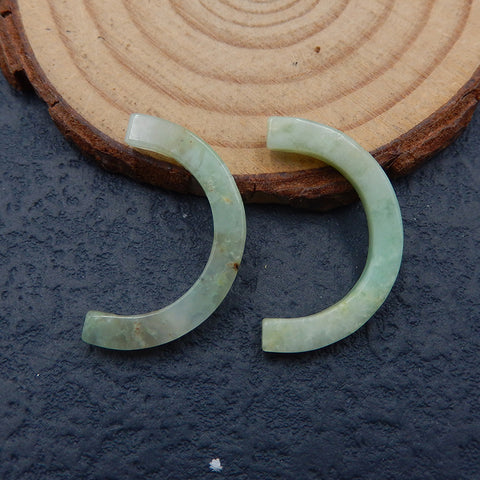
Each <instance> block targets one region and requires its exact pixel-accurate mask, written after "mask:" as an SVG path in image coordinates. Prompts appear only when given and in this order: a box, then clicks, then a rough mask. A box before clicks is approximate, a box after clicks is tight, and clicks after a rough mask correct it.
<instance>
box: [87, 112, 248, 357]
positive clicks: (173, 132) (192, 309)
mask: <svg viewBox="0 0 480 480" xmlns="http://www.w3.org/2000/svg"><path fill="white" fill-rule="evenodd" d="M125 140H126V142H127V143H128V144H129V145H131V146H132V147H135V148H139V149H142V150H150V151H153V152H157V153H160V154H162V155H165V156H168V157H171V158H174V159H175V160H176V161H178V162H179V163H180V164H182V165H183V166H184V167H185V168H186V169H187V170H189V171H190V173H192V175H193V176H194V177H195V178H196V179H197V180H198V182H199V184H200V185H201V186H202V188H203V190H204V191H205V194H206V196H207V198H208V201H209V202H210V207H211V209H212V215H213V229H214V238H213V244H212V250H211V252H210V257H209V259H208V261H207V264H206V266H205V269H204V270H203V272H202V274H201V275H200V277H199V278H198V280H197V281H196V282H195V283H194V285H193V286H192V287H191V288H190V289H189V290H188V291H187V292H186V293H185V294H184V295H183V296H182V297H180V298H179V299H178V300H176V301H175V302H173V303H172V304H170V305H168V306H166V307H164V308H162V309H161V310H157V311H154V312H151V313H146V314H143V315H131V316H126V315H115V314H112V313H103V312H97V311H90V312H88V313H87V315H86V318H85V323H84V326H83V332H82V339H83V340H84V341H85V342H87V343H90V344H93V345H97V346H100V347H105V348H111V349H116V350H137V349H141V348H148V347H155V346H157V345H161V344H164V343H167V342H170V341H172V340H175V339H176V338H179V337H181V336H182V335H185V334H186V333H187V332H189V331H191V330H193V329H194V328H195V327H197V326H198V325H200V324H201V323H202V322H203V321H204V320H205V319H207V318H208V317H209V316H210V315H211V314H212V313H213V312H214V310H215V309H216V308H217V307H218V305H219V304H220V303H221V302H222V300H223V299H224V298H225V296H226V295H227V293H228V291H229V290H230V287H231V286H232V283H233V281H234V279H235V277H236V275H237V270H238V266H239V265H240V262H241V259H242V255H243V249H244V245H245V235H246V221H245V210H244V207H243V202H242V198H241V196H240V193H239V191H238V188H237V185H236V183H235V180H234V179H233V177H232V175H231V174H230V171H229V170H228V168H227V166H226V165H225V164H224V163H223V161H222V160H221V159H220V157H219V156H218V155H217V154H216V153H215V152H214V151H213V150H212V148H211V147H210V146H209V145H208V144H207V143H205V142H204V141H203V140H201V139H200V138H199V137H197V136H196V135H194V134H193V133H192V132H190V131H189V130H187V129H185V128H183V127H182V126H180V125H176V124H174V123H171V122H169V121H167V120H163V119H160V118H157V117H151V116H148V115H141V114H133V115H132V116H131V117H130V121H129V124H128V129H127V134H126V138H125Z"/></svg>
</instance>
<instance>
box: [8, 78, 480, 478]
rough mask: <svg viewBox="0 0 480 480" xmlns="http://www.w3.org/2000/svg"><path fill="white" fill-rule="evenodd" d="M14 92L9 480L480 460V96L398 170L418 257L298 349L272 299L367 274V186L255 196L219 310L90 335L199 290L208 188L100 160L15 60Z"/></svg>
mask: <svg viewBox="0 0 480 480" xmlns="http://www.w3.org/2000/svg"><path fill="white" fill-rule="evenodd" d="M0 99H1V100H0V101H1V104H0V131H1V139H0V159H1V177H0V178H1V183H0V189H1V202H0V212H1V213H0V238H1V244H0V282H1V286H0V295H1V304H0V305H1V309H0V312H1V313H0V329H1V330H0V388H1V393H0V422H1V423H0V478H1V479H2V480H10V479H25V480H30V479H35V480H38V479H47V478H48V479H70V478H72V479H73V478H75V479H99V480H100V479H102V480H103V479H172V480H174V479H204V478H212V479H213V478H216V477H218V478H220V477H225V478H235V479H287V480H288V479H320V478H321V479H327V478H328V479H332V480H335V479H357V480H359V479H382V480H388V479H408V480H413V479H432V480H441V479H452V480H453V479H455V480H461V479H478V478H480V405H479V401H478V396H479V380H478V379H479V373H480V362H479V357H480V355H479V344H480V341H479V340H480V337H479V333H480V323H479V316H480V315H479V305H480V300H479V280H480V262H479V259H480V248H479V247H480V197H479V191H480V187H479V181H480V158H479V153H480V134H479V133H478V132H479V128H480V115H478V114H477V115H476V116H475V117H474V120H473V122H472V124H471V125H470V127H469V128H468V130H467V131H466V132H465V133H464V134H463V135H462V137H461V138H460V139H459V140H458V141H456V143H455V144H454V145H452V146H451V147H449V148H448V149H447V150H446V151H444V152H443V153H442V154H440V155H438V156H437V157H436V158H435V159H434V160H432V161H431V162H430V163H428V164H427V165H425V166H424V167H423V168H422V169H421V170H419V171H417V172H416V173H415V174H413V175H411V176H410V177H408V178H405V179H402V180H398V181H395V182H394V187H395V189H396V191H397V194H398V198H399V202H400V205H401V208H402V211H403V216H404V225H405V239H406V243H405V255H404V262H403V265H402V269H401V271H400V275H399V278H398V281H397V283H396V284H395V286H394V288H393V291H392V293H391V295H390V296H389V298H388V299H387V302H386V303H385V304H384V306H383V307H382V308H381V309H380V310H379V312H378V313H377V314H376V315H375V316H374V317H373V318H372V319H371V320H370V321H369V322H368V323H367V325H366V326H365V327H363V328H361V329H360V330H359V331H358V332H357V333H355V334H354V335H352V336H350V337H349V338H347V339H346V340H344V341H342V342H339V343H338V344H336V345H333V346H331V347H327V348H325V349H323V350H320V351H316V352H311V353H306V354H301V355H270V354H265V353H263V352H262V350H261V346H260V336H261V328H260V327H261V324H260V322H261V318H262V317H264V316H274V315H281V316H298V315H302V314H308V313H313V312H315V311H319V310H321V309H323V308H324V307H326V306H328V305H330V304H331V303H333V302H334V301H335V300H337V299H339V298H340V297H341V296H343V295H344V294H345V293H346V292H347V291H348V289H349V288H350V287H351V286H352V285H353V283H354V281H355V279H356V278H357V277H358V275H359V274H360V272H361V270H362V268H363V265H364V261H365V255H366V249H367V231H366V223H365V217H364V214H363V210H362V207H361V205H360V204H355V205H352V206H350V207H347V208H343V209H339V210H336V211H333V212H331V213H327V214H317V213H309V212H304V211H298V210H293V209H290V208H286V207H281V206H255V205H250V206H247V222H248V237H247V244H246V253H245V256H244V261H243V264H242V266H241V269H240V272H239V276H238V278H237V281H236V282H235V284H234V287H233V290H232V291H231V292H230V294H229V296H228V297H227V299H226V300H225V302H224V303H223V304H222V305H221V306H220V308H219V309H218V310H217V312H216V313H215V314H214V315H213V316H212V317H211V318H210V319H209V320H207V321H206V322H205V323H204V324H202V325H201V326H200V327H199V328H197V329H196V330H194V331H193V332H191V333H190V334H188V335H187V336H185V337H183V338H181V339H180V340H177V341H175V342H173V343H171V344H168V345H166V346H163V347H159V348H155V349H151V350H148V351H143V352H137V353H119V352H111V351H105V350H101V349H98V348H93V347H90V346H88V345H86V344H84V343H83V342H82V341H81V339H80V333H81V328H82V323H83V317H84V314H85V312H86V311H87V310H88V309H91V308H95V309H97V308H101V309H107V310H111V311H116V312H117V313H140V312H144V311H147V310H151V309H157V308H160V307H161V306H164V305H166V304H167V303H169V302H171V301H173V300H174V299H176V298H177V297H178V296H179V295H180V294H181V293H182V292H184V291H185V290H186V289H187V288H189V287H190V285H191V284H192V283H193V281H194V280H195V279H196V278H197V276H198V275H199V274H200V272H201V270H202V269H203V266H204V263H205V261H206V259H207V256H208V253H209V250H210V245H211V237H212V224H211V218H210V210H209V206H208V203H207V202H206V200H204V199H198V198H195V197H192V196H181V195H177V194H173V193H169V192H165V191H161V190H158V189H155V188H152V187H149V186H145V185H140V184H138V183H134V182H132V181H131V180H129V179H126V178H123V177H118V176H115V175H112V174H109V173H106V172H105V171H103V170H101V169H100V168H99V167H98V166H97V165H96V164H94V163H93V162H92V161H91V160H89V159H86V158H84V157H83V156H82V155H81V154H80V153H79V152H78V151H77V150H76V149H75V148H74V147H72V146H71V145H69V144H68V143H67V142H66V141H65V140H64V139H63V137H62V136H61V135H60V133H59V132H58V131H57V129H56V127H55V126H54V125H53V123H52V121H51V120H50V118H49V116H48V113H47V111H46V108H45V107H44V105H43V104H42V102H41V101H40V100H38V99H37V98H36V97H35V96H33V95H23V94H19V93H17V92H15V91H13V90H12V89H11V88H10V87H9V86H8V85H7V84H6V82H5V81H4V80H3V78H2V79H0ZM479 113H480V112H479ZM214 457H219V458H220V459H221V462H222V464H223V465H224V470H223V472H221V473H213V472H210V471H209V469H208V464H209V462H210V460H211V459H212V458H214Z"/></svg>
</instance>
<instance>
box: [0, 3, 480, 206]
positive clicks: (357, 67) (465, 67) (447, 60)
mask: <svg viewBox="0 0 480 480" xmlns="http://www.w3.org/2000/svg"><path fill="white" fill-rule="evenodd" d="M0 15H1V16H0V66H1V67H2V70H3V71H4V73H5V75H6V77H7V78H8V79H9V81H10V82H11V83H12V84H14V85H16V86H20V87H22V86H25V85H29V84H32V85H33V87H34V88H35V90H36V91H37V92H38V94H39V95H40V96H41V97H42V98H43V99H44V100H45V101H46V102H47V104H48V105H49V108H50V113H51V115H52V117H53V119H54V120H55V122H56V123H57V125H58V126H59V128H60V129H61V130H62V132H63V133H64V134H65V135H66V136H67V137H68V138H70V139H72V140H73V141H74V142H76V143H77V144H78V145H79V146H80V148H82V149H83V150H85V151H86V152H88V153H90V154H93V155H94V156H95V158H97V159H98V160H99V161H100V162H101V164H102V165H103V166H104V167H106V168H108V169H110V170H114V171H117V172H121V173H124V174H127V175H129V176H131V177H134V178H136V179H139V180H142V181H146V182H149V183H152V184H155V185H160V186H163V187H166V188H170V189H174V190H177V191H183V192H194V193H198V192H199V187H198V185H197V184H196V182H195V181H194V180H193V179H192V178H191V176H190V175H189V174H188V173H186V172H185V171H184V170H183V169H182V168H181V167H179V166H178V165H176V164H175V163H174V162H173V161H171V160H169V159H165V158H153V157H149V156H145V155H143V154H141V153H139V152H135V151H133V150H131V149H130V148H129V147H128V146H127V145H126V144H125V143H124V141H123V138H124V134H125V128H126V125H127V121H128V117H129V115H130V113H133V112H139V113H147V114H151V115H156V116H159V117H163V118H166V119H168V120H170V121H173V122H176V123H179V124H181V125H183V126H185V127H187V128H189V129H190V130H192V131H193V132H195V133H196V134H198V135H199V136H201V137H202V138H204V139H205V140H206V141H207V142H209V143H210V144H211V145H212V146H213V147H214V148H215V150H216V151H217V152H218V153H219V154H220V156H221V157H222V158H223V160H224V161H225V162H226V163H227V165H228V166H229V168H230V170H231V171H232V173H233V175H234V176H235V178H236V180H237V183H238V185H239V188H240V191H241V192H242V194H243V196H244V198H245V200H247V201H276V202H283V203H291V204H293V205H299V206H306V207H312V208H321V209H322V208H323V209H324V208H329V207H332V206H335V205H338V204H341V203H346V202H348V201H350V200H351V199H352V198H354V194H353V193H352V190H351V188H350V186H349V185H348V184H347V183H346V181H345V180H344V179H343V178H342V177H341V176H340V175H339V174H338V173H336V172H335V171H333V170H332V169H331V168H329V167H326V166H325V165H323V164H319V163H318V162H317V161H313V160H312V159H309V158H302V157H299V156H293V155H283V154H277V153H275V154H274V153H271V152H269V151H268V150H267V149H266V148H265V136H266V123H267V122H266V119H267V117H269V116H271V115H287V116H294V117H302V118H307V119H311V120H315V121H318V122H321V123H325V124H328V125H331V126H334V127H336V128H338V129H340V130H343V131H344V132H345V133H347V134H348V135H350V136H352V137H353V138H355V139H356V140H357V141H358V142H359V143H360V144H361V145H363V146H364V147H365V148H366V149H368V150H370V151H371V152H372V153H373V154H374V156H375V157H376V159H377V160H378V162H379V163H380V164H381V165H382V166H383V167H384V168H385V170H386V171H387V172H388V173H389V174H390V175H391V176H398V175H403V174H406V173H409V172H410V171H411V170H412V169H413V168H415V167H416V166H418V165H419V164H421V163H422V162H423V161H425V159H427V158H428V157H430V156H431V155H433V154H434V153H435V152H437V151H438V150H440V149H441V148H443V147H445V146H446V145H447V144H448V143H449V142H450V141H452V140H453V139H454V138H455V137H456V136H457V135H458V134H459V132H460V131H461V130H462V129H463V128H464V127H465V126H466V124H467V123H468V121H469V120H470V118H471V115H472V113H473V110H474V108H475V106H476V104H477V103H478V101H479V97H480V69H479V65H480V1H478V0H416V1H414V2H405V1H400V0H396V1H395V0H376V1H373V2H372V1H371V0H331V1H328V2H327V1H320V0H148V1H146V0H78V1H67V0H0Z"/></svg>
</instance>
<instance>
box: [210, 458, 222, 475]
mask: <svg viewBox="0 0 480 480" xmlns="http://www.w3.org/2000/svg"><path fill="white" fill-rule="evenodd" d="M222 468H223V467H222V464H221V463H220V459H219V458H214V459H213V460H212V461H211V462H210V470H212V472H221V471H222Z"/></svg>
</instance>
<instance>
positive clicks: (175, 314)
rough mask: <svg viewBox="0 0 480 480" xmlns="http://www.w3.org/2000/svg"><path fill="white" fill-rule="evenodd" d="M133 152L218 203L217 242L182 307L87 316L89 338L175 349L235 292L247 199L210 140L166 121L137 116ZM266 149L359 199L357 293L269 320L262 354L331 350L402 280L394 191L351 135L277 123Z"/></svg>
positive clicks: (285, 120)
mask: <svg viewBox="0 0 480 480" xmlns="http://www.w3.org/2000/svg"><path fill="white" fill-rule="evenodd" d="M125 140H126V142H127V144H129V145H130V146H132V147H134V148H138V149H141V150H147V151H153V152H156V153H160V154H162V155H165V156H168V157H171V158H173V159H175V160H177V161H178V162H179V163H180V164H181V165H183V166H184V167H185V168H186V169H187V170H189V171H190V173H191V174H192V175H193V176H194V177H195V178H196V179H197V180H198V182H199V183H200V185H201V186H202V188H203V190H204V191H205V194H206V196H207V198H208V200H209V202H210V207H211V209H212V214H213V228H214V238H213V244H212V250H211V252H210V256H209V259H208V261H207V264H206V266H205V269H204V270H203V272H202V274H201V275H200V277H199V278H198V280H197V281H196V282H195V283H194V284H193V286H192V287H191V288H190V289H189V290H188V291H187V292H186V293H185V294H184V295H183V296H182V297H180V298H179V299H178V300H176V301H175V302H173V303H172V304H170V305H168V306H166V307H164V308H162V309H161V310H157V311H154V312H150V313H146V314H142V315H131V316H127V315H115V314H111V313H104V312H98V311H90V312H88V313H87V315H86V318H85V323H84V327H83V332H82V339H83V340H84V341H85V342H87V343H90V344H93V345H97V346H100V347H104V348H110V349H116V350H138V349H143V348H150V347H155V346H158V345H162V344H164V343H167V342H170V341H172V340H175V339H177V338H179V337H181V336H183V335H185V334H186V333H188V332H189V331H191V330H193V329H194V328H195V327H197V326H198V325H200V324H201V323H202V322H203V321H204V320H206V319H207V318H208V317H209V316H210V315H211V314H212V313H213V312H214V311H215V309H216V308H217V307H218V306H219V304H220V303H221V302H222V300H223V299H224V298H225V296H226V295H227V293H228V292H229V290H230V288H231V286H232V283H233V281H234V280H235V277H236V274H237V270H238V266H239V265H240V262H241V259H242V255H243V250H244V245H245V236H246V220H245V210H244V207H243V202H242V198H241V196H240V193H239V191H238V188H237V186H236V183H235V180H234V179H233V177H232V175H231V173H230V171H229V170H228V168H227V166H226V165H225V164H224V163H223V161H222V160H221V159H220V157H219V156H218V155H217V154H216V153H215V151H214V150H213V149H212V148H211V147H210V146H209V145H208V144H207V143H205V142H204V141H203V140H202V139H200V138H199V137H197V136H196V135H195V134H193V133H192V132H190V131H189V130H187V129H185V128H184V127H182V126H180V125H177V124H174V123H171V122H169V121H167V120H164V119H161V118H157V117H152V116H149V115H142V114H133V115H131V117H130V121H129V124H128V128H127V133H126V138H125ZM267 147H268V148H269V149H270V150H277V151H285V152H296V153H300V154H304V155H308V156H311V157H314V158H317V159H320V160H322V161H324V162H325V163H327V164H329V165H331V166H332V167H334V168H335V169H337V170H338V171H339V172H340V173H341V174H342V175H343V176H344V177H345V178H346V179H347V180H349V181H350V183H351V184H352V185H353V187H354V188H355V190H356V191H357V193H358V195H359V197H360V199H361V201H362V204H363V207H364V209H365V213H366V217H367V224H368V232H369V246H368V256H367V261H366V265H365V268H364V270H363V272H362V275H361V276H360V278H359V280H358V281H357V282H356V284H355V285H354V286H353V288H352V289H351V290H350V292H349V293H348V294H347V295H346V296H345V297H344V298H342V299H341V300H340V301H338V302H337V303H335V304H334V305H332V306H331V307H329V308H327V309H326V310H323V311H321V312H319V313H316V314H313V315H309V316H306V317H298V318H265V319H263V321H262V348H263V350H264V351H267V352H277V353H297V352H304V351H309V350H315V349H318V348H321V347H324V346H326V345H330V344H332V343H334V342H337V341H338V340H341V339H342V338H344V337H346V336H348V335H350V334H351V333H353V332H355V331H356V330H357V329H359V328H360V327H361V326H362V325H363V324H364V323H365V322H367V320H368V319H369V318H370V317H371V316H372V315H373V314H374V313H375V312H376V311H377V310H378V308H379V307H380V306H381V305H382V304H383V302H384V301H385V299H386V297H387V296H388V294H389V292H390V290H391V288H392V286H393V284H394V282H395V279H396V277H397V274H398V271H399V268H400V263H401V259H402V250H403V228H402V218H401V214H400V208H399V205H398V201H397V198H396V196H395V192H394V190H393V188H392V185H391V184H390V181H389V180H388V177H387V176H386V175H385V173H384V171H383V169H382V168H381V167H380V165H379V164H378V163H377V162H376V160H375V159H374V158H373V157H372V156H371V155H370V154H369V153H368V152H367V151H366V150H364V149H363V148H362V147H361V146H360V145H358V144H357V143H356V142H355V141H354V140H353V139H351V138H350V137H348V136H347V135H345V134H344V133H342V132H340V131H338V130H336V129H334V128H331V127H328V126H326V125H322V124H319V123H316V122H312V121H309V120H303V119H299V118H290V117H271V118H270V119H269V121H268V133H267Z"/></svg>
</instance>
